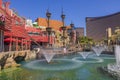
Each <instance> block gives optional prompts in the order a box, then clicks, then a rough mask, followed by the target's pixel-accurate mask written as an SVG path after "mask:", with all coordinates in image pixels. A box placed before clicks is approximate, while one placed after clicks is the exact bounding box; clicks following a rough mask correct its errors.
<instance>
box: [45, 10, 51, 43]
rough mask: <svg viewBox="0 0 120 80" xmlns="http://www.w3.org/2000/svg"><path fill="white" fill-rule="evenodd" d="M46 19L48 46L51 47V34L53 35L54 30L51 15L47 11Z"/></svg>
mask: <svg viewBox="0 0 120 80" xmlns="http://www.w3.org/2000/svg"><path fill="white" fill-rule="evenodd" d="M46 17H47V24H48V26H47V28H46V31H47V32H48V44H49V45H50V34H51V31H52V28H51V27H50V17H51V13H50V12H49V11H48V10H47V12H46Z"/></svg>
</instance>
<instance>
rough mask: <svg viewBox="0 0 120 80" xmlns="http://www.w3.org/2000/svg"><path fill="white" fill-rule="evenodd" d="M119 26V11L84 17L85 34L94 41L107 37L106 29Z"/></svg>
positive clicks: (113, 28)
mask: <svg viewBox="0 0 120 80" xmlns="http://www.w3.org/2000/svg"><path fill="white" fill-rule="evenodd" d="M118 26H120V12H118V13H114V14H111V15H107V16H101V17H86V35H87V36H88V37H90V38H93V39H94V40H95V41H101V40H103V39H105V38H107V32H106V29H108V28H111V32H114V30H115V28H116V27H118Z"/></svg>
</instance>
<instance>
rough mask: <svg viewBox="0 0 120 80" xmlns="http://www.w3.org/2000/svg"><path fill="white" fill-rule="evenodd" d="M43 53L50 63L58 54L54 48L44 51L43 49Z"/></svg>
mask: <svg viewBox="0 0 120 80" xmlns="http://www.w3.org/2000/svg"><path fill="white" fill-rule="evenodd" d="M41 52H42V54H43V55H44V57H45V59H46V61H47V62H48V63H50V61H51V60H52V58H53V57H54V55H55V54H56V53H55V51H54V49H52V48H46V49H44V50H43V49H42V50H41Z"/></svg>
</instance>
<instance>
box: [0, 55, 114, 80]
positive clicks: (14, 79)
mask: <svg viewBox="0 0 120 80" xmlns="http://www.w3.org/2000/svg"><path fill="white" fill-rule="evenodd" d="M78 56H79V55H72V56H66V57H62V58H68V59H72V58H74V57H78ZM90 57H91V56H90ZM92 57H93V56H92ZM106 57H107V58H108V59H106ZM100 58H102V59H103V60H104V62H101V63H84V64H82V66H80V67H79V68H75V69H70V70H59V71H47V70H45V71H44V70H32V69H27V68H24V67H20V68H10V69H6V70H3V71H1V73H0V80H115V79H113V78H112V77H111V76H109V75H108V74H105V73H102V72H101V71H99V70H98V67H101V66H106V65H107V64H108V63H114V62H115V59H112V58H114V56H108V55H101V57H100ZM88 60H90V59H88ZM85 61H86V60H85ZM92 61H94V60H92ZM78 64H79V63H78ZM64 65H65V64H64ZM68 67H69V66H68Z"/></svg>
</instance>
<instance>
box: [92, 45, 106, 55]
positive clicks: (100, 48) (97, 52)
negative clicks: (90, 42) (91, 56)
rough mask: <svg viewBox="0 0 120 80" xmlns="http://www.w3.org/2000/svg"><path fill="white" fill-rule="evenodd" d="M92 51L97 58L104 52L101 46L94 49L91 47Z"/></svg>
mask: <svg viewBox="0 0 120 80" xmlns="http://www.w3.org/2000/svg"><path fill="white" fill-rule="evenodd" d="M92 49H93V51H94V52H95V53H96V55H97V56H100V55H101V53H102V51H104V50H105V48H104V47H103V46H95V47H92Z"/></svg>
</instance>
